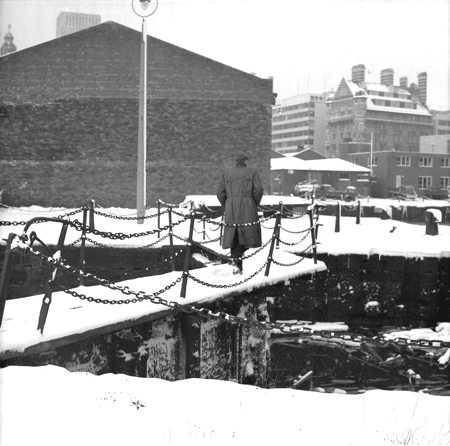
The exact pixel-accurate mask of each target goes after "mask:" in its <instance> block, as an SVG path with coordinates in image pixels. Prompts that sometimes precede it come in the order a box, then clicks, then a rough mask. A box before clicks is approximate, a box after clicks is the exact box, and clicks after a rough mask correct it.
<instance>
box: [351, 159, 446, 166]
mask: <svg viewBox="0 0 450 446" xmlns="http://www.w3.org/2000/svg"><path fill="white" fill-rule="evenodd" d="M350 162H351V163H355V164H358V157H356V156H350ZM395 165H396V166H399V167H411V157H410V156H398V157H397V162H396V164H395ZM367 166H368V167H370V156H368V157H367ZM375 166H378V157H376V156H373V157H372V167H375ZM419 167H433V158H431V157H428V156H423V157H420V158H419ZM441 167H442V168H450V158H441Z"/></svg>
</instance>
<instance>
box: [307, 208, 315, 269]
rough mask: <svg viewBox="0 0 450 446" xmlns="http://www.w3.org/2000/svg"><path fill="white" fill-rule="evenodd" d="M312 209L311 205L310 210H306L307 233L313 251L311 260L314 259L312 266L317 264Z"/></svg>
mask: <svg viewBox="0 0 450 446" xmlns="http://www.w3.org/2000/svg"><path fill="white" fill-rule="evenodd" d="M314 209H315V206H314V205H311V208H310V209H308V214H309V225H310V229H309V231H310V232H311V246H312V251H313V259H314V264H317V247H316V228H315V223H314V215H313V214H314Z"/></svg>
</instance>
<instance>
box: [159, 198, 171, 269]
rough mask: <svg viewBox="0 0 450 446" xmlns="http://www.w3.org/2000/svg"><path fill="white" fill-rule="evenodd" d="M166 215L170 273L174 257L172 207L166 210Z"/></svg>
mask: <svg viewBox="0 0 450 446" xmlns="http://www.w3.org/2000/svg"><path fill="white" fill-rule="evenodd" d="M167 213H168V216H169V246H170V248H169V249H170V267H171V269H172V271H175V256H174V249H173V224H172V207H171V206H169V207H168V208H167ZM158 234H159V233H158Z"/></svg>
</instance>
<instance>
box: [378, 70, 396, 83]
mask: <svg viewBox="0 0 450 446" xmlns="http://www.w3.org/2000/svg"><path fill="white" fill-rule="evenodd" d="M380 83H381V84H383V85H387V86H389V85H394V70H393V69H392V68H385V69H384V70H381V73H380Z"/></svg>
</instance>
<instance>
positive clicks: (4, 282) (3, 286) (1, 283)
mask: <svg viewBox="0 0 450 446" xmlns="http://www.w3.org/2000/svg"><path fill="white" fill-rule="evenodd" d="M16 235H17V234H14V233H12V232H10V233H9V235H8V238H7V239H6V250H5V256H4V259H3V268H2V276H1V279H0V327H1V326H2V320H3V312H4V311H5V302H6V290H7V288H8V282H9V276H10V273H11V259H10V253H11V244H12V241H13V240H14V238H15V237H16Z"/></svg>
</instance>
